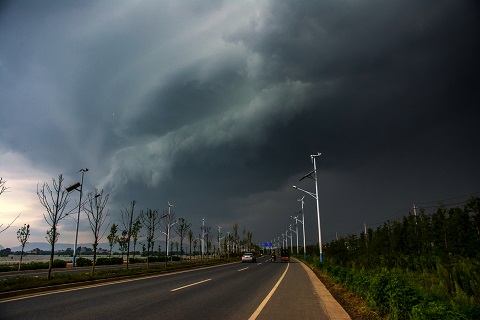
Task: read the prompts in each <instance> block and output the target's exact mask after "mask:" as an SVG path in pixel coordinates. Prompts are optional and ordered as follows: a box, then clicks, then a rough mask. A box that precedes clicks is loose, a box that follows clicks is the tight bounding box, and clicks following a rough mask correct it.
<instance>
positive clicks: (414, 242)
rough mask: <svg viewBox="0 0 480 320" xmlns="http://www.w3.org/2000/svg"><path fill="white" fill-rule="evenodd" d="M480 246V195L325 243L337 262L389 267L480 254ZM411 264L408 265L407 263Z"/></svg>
mask: <svg viewBox="0 0 480 320" xmlns="http://www.w3.org/2000/svg"><path fill="white" fill-rule="evenodd" d="M479 247H480V198H478V197H474V198H471V199H470V200H468V201H467V202H466V203H465V205H464V206H463V208H461V207H454V208H447V207H446V206H445V205H443V204H440V205H439V206H438V207H437V209H436V211H435V212H433V213H431V214H427V213H425V211H424V210H423V209H421V210H420V213H419V214H418V215H417V214H412V213H410V214H409V215H408V216H405V217H404V218H403V220H401V221H387V222H385V223H384V224H383V225H381V226H379V227H377V228H376V229H375V230H374V229H371V228H370V229H368V230H367V232H366V233H364V232H362V233H361V234H360V235H359V236H358V235H356V234H351V235H348V236H346V237H341V238H339V239H336V240H334V241H332V242H330V243H328V244H326V245H325V256H326V257H327V258H328V259H330V260H331V261H332V262H335V263H336V264H341V265H344V266H348V265H358V266H362V267H373V266H378V265H379V264H380V265H382V266H385V267H388V268H391V267H394V266H396V265H403V266H405V267H408V268H416V269H418V268H421V267H422V266H419V265H415V262H418V261H419V258H420V257H421V258H422V260H423V261H426V262H427V263H428V262H430V263H433V262H432V261H435V260H436V258H437V257H438V258H441V259H445V258H447V257H452V256H460V257H464V258H478V257H479V253H478V248H479ZM405 264H407V265H405Z"/></svg>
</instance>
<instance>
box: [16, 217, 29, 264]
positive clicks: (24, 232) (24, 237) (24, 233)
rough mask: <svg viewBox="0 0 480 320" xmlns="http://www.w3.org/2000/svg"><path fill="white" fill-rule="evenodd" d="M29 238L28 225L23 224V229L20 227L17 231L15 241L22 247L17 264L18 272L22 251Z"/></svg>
mask: <svg viewBox="0 0 480 320" xmlns="http://www.w3.org/2000/svg"><path fill="white" fill-rule="evenodd" d="M29 237H30V225H29V224H24V225H23V227H21V228H20V229H18V231H17V239H18V241H19V242H20V246H21V247H22V253H21V255H20V262H19V263H18V271H20V267H21V265H22V259H23V251H24V249H25V245H26V244H27V241H28V238H29Z"/></svg>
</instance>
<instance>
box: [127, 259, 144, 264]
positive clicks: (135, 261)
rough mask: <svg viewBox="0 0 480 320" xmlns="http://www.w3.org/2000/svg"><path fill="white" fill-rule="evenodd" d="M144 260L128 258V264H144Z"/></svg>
mask: <svg viewBox="0 0 480 320" xmlns="http://www.w3.org/2000/svg"><path fill="white" fill-rule="evenodd" d="M145 261H146V260H145V259H140V258H129V259H128V263H144V262H145Z"/></svg>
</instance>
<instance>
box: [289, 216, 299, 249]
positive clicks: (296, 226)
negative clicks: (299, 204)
mask: <svg viewBox="0 0 480 320" xmlns="http://www.w3.org/2000/svg"><path fill="white" fill-rule="evenodd" d="M290 218H292V219H295V231H294V232H295V234H296V235H297V256H298V221H299V220H298V216H290ZM290 228H292V225H290Z"/></svg>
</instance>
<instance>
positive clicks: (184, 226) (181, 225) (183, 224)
mask: <svg viewBox="0 0 480 320" xmlns="http://www.w3.org/2000/svg"><path fill="white" fill-rule="evenodd" d="M191 225H192V224H191V223H188V222H187V220H186V219H184V218H179V219H178V224H177V227H176V228H175V231H176V232H177V235H178V236H179V237H180V254H181V255H183V254H184V251H183V240H184V239H185V237H186V236H187V233H188V231H189V230H190V226H191ZM177 251H178V250H177Z"/></svg>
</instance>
